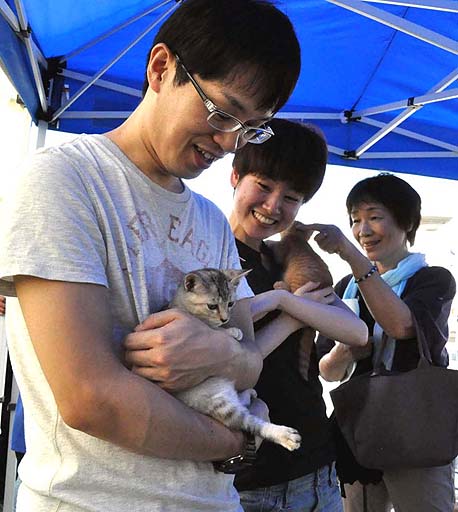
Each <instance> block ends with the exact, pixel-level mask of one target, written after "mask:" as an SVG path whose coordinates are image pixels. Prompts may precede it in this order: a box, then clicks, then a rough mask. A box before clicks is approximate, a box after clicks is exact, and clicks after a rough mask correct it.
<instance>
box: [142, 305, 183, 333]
mask: <svg viewBox="0 0 458 512" xmlns="http://www.w3.org/2000/svg"><path fill="white" fill-rule="evenodd" d="M183 315H184V313H183V311H180V310H179V309H166V310H165V311H158V312H157V313H153V314H152V315H150V316H148V317H146V318H145V320H143V322H142V323H140V324H138V325H137V327H135V331H137V332H138V331H146V330H147V329H157V328H159V327H163V326H164V325H167V324H168V323H170V322H172V321H173V320H176V319H177V318H179V317H182V316H183Z"/></svg>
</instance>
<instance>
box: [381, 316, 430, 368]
mask: <svg viewBox="0 0 458 512" xmlns="http://www.w3.org/2000/svg"><path fill="white" fill-rule="evenodd" d="M412 323H413V325H414V327H415V333H416V340H417V347H418V353H419V355H420V359H419V361H418V366H417V368H426V367H428V366H431V365H432V360H431V355H430V351H429V347H428V342H427V341H426V336H425V333H424V332H423V329H421V328H420V326H419V324H418V320H417V319H416V318H415V315H413V314H412ZM389 339H391V338H390V336H388V334H386V332H385V331H383V334H382V339H381V342H380V343H381V345H380V350H379V352H378V354H377V358H376V360H375V362H374V370H373V372H372V375H374V376H375V375H380V373H382V372H383V371H386V367H385V365H384V363H383V353H384V352H385V349H386V345H387V343H388V340H389Z"/></svg>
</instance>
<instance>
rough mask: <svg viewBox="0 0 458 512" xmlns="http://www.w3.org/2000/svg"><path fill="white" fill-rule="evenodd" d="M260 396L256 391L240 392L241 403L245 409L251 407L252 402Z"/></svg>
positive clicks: (246, 390)
mask: <svg viewBox="0 0 458 512" xmlns="http://www.w3.org/2000/svg"><path fill="white" fill-rule="evenodd" d="M257 396H258V394H257V393H256V391H255V390H254V389H245V391H240V392H239V401H240V403H241V404H242V405H244V406H245V407H249V406H250V404H251V402H252V401H253V400H254V399H255V398H257Z"/></svg>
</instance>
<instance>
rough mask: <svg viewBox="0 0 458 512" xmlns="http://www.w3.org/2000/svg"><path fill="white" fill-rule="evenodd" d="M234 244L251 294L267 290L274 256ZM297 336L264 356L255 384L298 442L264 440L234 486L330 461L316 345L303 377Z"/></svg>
mask: <svg viewBox="0 0 458 512" xmlns="http://www.w3.org/2000/svg"><path fill="white" fill-rule="evenodd" d="M237 248H238V251H239V254H240V256H241V259H242V262H241V263H242V267H243V268H244V269H248V268H251V269H253V270H252V272H250V274H248V276H247V279H248V283H249V285H250V286H251V288H252V290H253V291H254V293H256V294H258V293H262V292H265V291H267V290H271V289H272V287H273V284H274V283H275V281H278V280H280V278H281V268H280V266H279V265H277V263H276V262H275V261H274V259H273V256H272V252H271V251H270V249H269V248H268V247H267V246H266V245H264V244H263V245H262V249H261V251H262V253H258V252H257V251H254V250H253V249H251V248H250V247H248V246H247V245H245V244H243V243H242V242H240V241H238V240H237ZM277 314H278V312H273V313H270V314H269V315H267V316H266V317H264V318H262V319H261V320H259V321H258V322H256V324H255V330H257V329H259V328H260V327H262V326H263V325H265V324H266V323H267V322H269V321H270V320H271V319H272V318H274V317H275V316H276V315H277ZM299 339H300V331H298V332H296V333H294V334H292V335H291V336H290V337H289V338H287V339H286V340H285V341H284V342H283V343H282V344H281V345H280V346H279V347H277V349H276V350H274V351H273V352H272V353H271V354H269V355H268V356H267V357H266V358H265V359H264V367H263V370H262V372H261V376H260V378H259V381H258V383H257V385H256V386H255V389H256V391H257V393H258V396H259V398H261V399H262V400H264V401H265V402H266V404H267V405H268V407H269V412H270V419H271V421H272V422H273V423H276V424H279V425H286V426H289V427H293V428H296V429H297V430H298V431H299V432H300V434H301V436H302V444H301V447H300V448H299V449H298V450H295V451H294V452H289V451H288V450H286V449H285V448H283V447H281V446H279V445H277V444H274V443H271V442H268V441H264V442H263V443H262V445H261V448H260V449H259V450H258V457H257V461H256V463H255V465H254V466H253V467H250V468H247V469H245V470H243V471H242V472H240V473H238V474H237V475H236V478H235V485H236V487H237V489H238V490H239V491H242V490H247V489H256V488H258V487H267V486H271V485H276V484H279V483H283V482H288V481H289V480H293V479H295V478H299V477H300V476H303V475H306V474H308V473H311V472H313V471H316V470H317V469H319V468H320V467H322V466H324V465H326V464H330V463H331V462H332V461H333V460H335V453H334V445H333V441H332V432H331V425H330V422H329V420H328V418H327V416H326V406H325V403H324V401H323V398H322V392H323V389H322V386H321V383H320V381H319V380H318V362H317V357H316V349H315V347H313V351H312V355H311V359H310V368H309V380H308V382H307V381H305V380H304V379H303V378H302V377H301V375H300V373H299V370H298V341H299Z"/></svg>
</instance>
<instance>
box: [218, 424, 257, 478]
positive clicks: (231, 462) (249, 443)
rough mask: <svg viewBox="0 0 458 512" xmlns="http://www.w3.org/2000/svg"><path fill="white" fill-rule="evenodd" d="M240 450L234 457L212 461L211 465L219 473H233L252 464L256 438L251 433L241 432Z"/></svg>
mask: <svg viewBox="0 0 458 512" xmlns="http://www.w3.org/2000/svg"><path fill="white" fill-rule="evenodd" d="M243 437H244V443H243V448H242V452H241V453H240V454H239V455H236V456H235V457H230V458H229V459H226V460H221V461H216V462H213V467H214V468H215V470H216V471H219V472H220V473H227V474H234V473H237V472H238V471H240V470H241V469H243V468H246V467H248V466H252V465H253V464H254V462H255V460H256V440H255V436H254V435H253V434H250V433H248V432H243Z"/></svg>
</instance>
